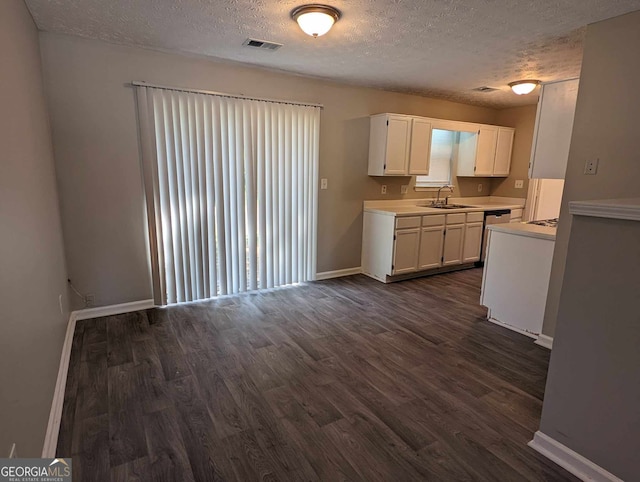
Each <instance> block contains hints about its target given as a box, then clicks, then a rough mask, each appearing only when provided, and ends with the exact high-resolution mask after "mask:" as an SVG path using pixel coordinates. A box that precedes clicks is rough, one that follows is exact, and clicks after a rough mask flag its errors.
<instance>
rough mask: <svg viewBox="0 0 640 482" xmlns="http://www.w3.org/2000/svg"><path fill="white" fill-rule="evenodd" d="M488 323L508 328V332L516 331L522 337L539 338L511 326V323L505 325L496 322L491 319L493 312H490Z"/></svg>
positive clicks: (498, 321)
mask: <svg viewBox="0 0 640 482" xmlns="http://www.w3.org/2000/svg"><path fill="white" fill-rule="evenodd" d="M487 321H488V322H490V323H493V324H494V325H498V326H501V327H502V328H507V329H508V330H511V331H515V332H516V333H520V334H521V335H524V336H528V337H529V338H537V336H538V335H536V334H535V333H531V332H529V331H527V330H524V329H522V328H518V327H517V326H513V325H510V324H509V323H503V322H502V321H500V320H496V319H495V318H492V317H491V310H489V314H488V316H487Z"/></svg>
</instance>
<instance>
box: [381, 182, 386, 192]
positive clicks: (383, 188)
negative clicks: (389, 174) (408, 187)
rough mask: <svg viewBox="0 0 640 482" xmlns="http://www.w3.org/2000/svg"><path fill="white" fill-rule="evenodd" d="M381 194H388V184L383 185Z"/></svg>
mask: <svg viewBox="0 0 640 482" xmlns="http://www.w3.org/2000/svg"><path fill="white" fill-rule="evenodd" d="M380 192H381V193H382V194H387V185H386V184H383V185H382V189H381V190H380Z"/></svg>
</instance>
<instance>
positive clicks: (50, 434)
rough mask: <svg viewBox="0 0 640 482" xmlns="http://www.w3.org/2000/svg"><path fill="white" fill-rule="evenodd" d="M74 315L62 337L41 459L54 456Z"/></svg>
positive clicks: (74, 320)
mask: <svg viewBox="0 0 640 482" xmlns="http://www.w3.org/2000/svg"><path fill="white" fill-rule="evenodd" d="M76 313H77V312H75V311H74V312H72V313H71V315H70V316H69V323H68V324H67V333H66V334H65V336H64V343H63V345H62V354H61V355H60V366H59V367H58V378H57V380H56V388H55V390H54V391H53V401H52V402H51V411H50V412H49V423H48V424H47V432H46V434H45V436H44V445H43V447H42V458H54V457H55V456H56V446H57V445H58V433H59V432H60V421H61V420H62V405H63V404H64V390H65V388H66V387H67V372H68V371H69V359H70V358H71V346H72V345H73V334H74V333H75V331H76V319H77V318H76Z"/></svg>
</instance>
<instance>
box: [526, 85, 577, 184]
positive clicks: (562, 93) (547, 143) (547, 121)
mask: <svg viewBox="0 0 640 482" xmlns="http://www.w3.org/2000/svg"><path fill="white" fill-rule="evenodd" d="M578 85H579V80H578V79H572V80H564V81H561V82H554V83H551V84H544V85H543V86H542V88H541V90H540V100H539V101H538V113H537V116H536V126H535V130H534V132H533V146H532V148H531V163H530V164H529V177H530V178H531V179H564V177H565V172H566V170H567V160H568V159H569V145H570V144H571V133H572V131H573V116H574V114H575V110H576V101H577V99H578Z"/></svg>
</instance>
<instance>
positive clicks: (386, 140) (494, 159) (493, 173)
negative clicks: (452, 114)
mask: <svg viewBox="0 0 640 482" xmlns="http://www.w3.org/2000/svg"><path fill="white" fill-rule="evenodd" d="M370 122H371V124H370V133H369V170H368V174H369V175H370V176H426V175H428V174H429V167H430V159H431V153H432V151H433V150H436V149H438V145H437V143H435V141H434V139H433V135H432V134H433V129H439V130H447V131H451V132H452V133H454V136H455V146H454V151H455V152H456V153H457V156H456V157H457V159H458V161H457V163H458V169H457V175H458V176H465V177H469V176H476V177H499V176H502V177H506V176H508V175H509V168H510V167H511V150H512V147H513V136H514V129H512V128H511V127H500V126H492V125H483V124H473V123H469V122H459V121H447V120H442V119H431V118H428V117H417V116H409V115H402V114H377V115H373V116H371V121H370ZM434 143H435V144H434ZM436 152H437V151H436Z"/></svg>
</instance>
